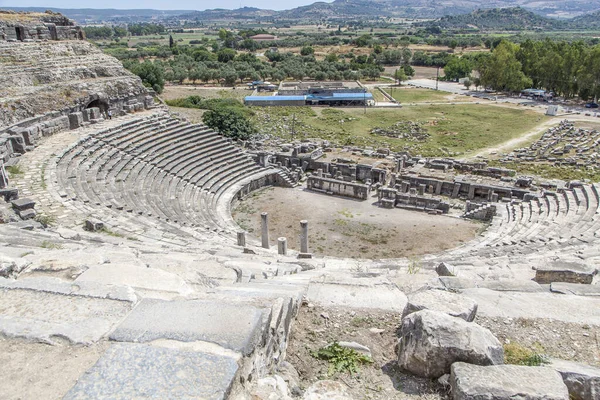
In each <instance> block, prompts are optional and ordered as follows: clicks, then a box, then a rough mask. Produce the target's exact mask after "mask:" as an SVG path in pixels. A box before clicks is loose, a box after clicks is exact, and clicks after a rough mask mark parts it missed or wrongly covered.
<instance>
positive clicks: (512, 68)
mask: <svg viewBox="0 0 600 400" xmlns="http://www.w3.org/2000/svg"><path fill="white" fill-rule="evenodd" d="M471 71H475V72H476V73H475V74H473V77H472V78H471V82H472V83H474V84H475V85H476V86H482V87H485V88H490V89H492V90H494V91H504V92H519V91H521V90H523V89H526V88H537V89H545V90H548V91H551V92H553V93H555V94H556V95H558V96H561V97H564V98H566V99H569V98H573V97H575V96H579V97H580V98H581V99H582V100H588V99H591V98H597V97H599V96H600V45H594V46H592V45H589V44H586V43H584V42H583V41H577V42H565V41H552V40H550V39H547V40H542V41H534V40H525V41H524V42H523V43H521V44H517V43H513V42H510V41H507V40H502V41H501V42H500V43H498V45H497V46H496V47H494V48H493V50H492V51H491V52H490V53H474V54H466V55H463V56H456V55H451V56H450V57H449V58H448V60H447V63H446V65H445V68H444V73H445V76H446V78H448V79H451V80H457V79H459V78H462V77H467V76H469V75H470V74H471Z"/></svg>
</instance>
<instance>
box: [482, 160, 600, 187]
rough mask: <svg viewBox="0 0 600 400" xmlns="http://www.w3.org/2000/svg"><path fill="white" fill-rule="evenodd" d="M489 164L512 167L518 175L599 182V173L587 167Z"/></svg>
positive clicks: (526, 163)
mask: <svg viewBox="0 0 600 400" xmlns="http://www.w3.org/2000/svg"><path fill="white" fill-rule="evenodd" d="M490 165H493V166H498V167H503V168H509V169H514V170H515V171H517V173H518V174H520V175H536V176H540V177H542V178H546V179H561V180H564V181H571V180H584V179H589V180H590V181H592V182H600V173H599V172H598V171H594V170H591V169H587V168H578V167H571V166H564V167H563V166H557V165H552V164H548V163H533V162H524V163H500V162H494V161H493V162H491V163H490Z"/></svg>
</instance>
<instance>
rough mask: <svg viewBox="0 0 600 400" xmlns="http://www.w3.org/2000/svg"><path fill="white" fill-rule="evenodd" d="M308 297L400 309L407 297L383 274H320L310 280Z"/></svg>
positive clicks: (336, 303)
mask: <svg viewBox="0 0 600 400" xmlns="http://www.w3.org/2000/svg"><path fill="white" fill-rule="evenodd" d="M306 296H307V298H308V299H310V301H311V302H314V303H317V304H320V305H322V306H324V307H332V306H333V307H347V308H372V309H380V310H389V311H392V312H397V313H403V312H404V309H405V308H406V302H407V298H406V295H405V294H404V293H402V292H401V291H400V290H399V289H398V287H397V286H396V285H394V284H392V283H391V282H390V281H389V280H387V279H385V278H343V277H338V276H335V275H323V276H320V277H317V278H313V279H312V280H311V281H310V285H309V287H308V292H307V294H306Z"/></svg>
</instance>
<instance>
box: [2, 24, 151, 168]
mask: <svg viewBox="0 0 600 400" xmlns="http://www.w3.org/2000/svg"><path fill="white" fill-rule="evenodd" d="M32 15H33V16H32ZM40 15H41V16H40ZM28 18H29V19H28ZM39 21H42V22H44V21H45V22H44V23H46V24H55V25H61V24H62V25H61V26H62V27H63V28H64V29H62V30H61V29H58V28H59V27H58V26H57V29H56V32H57V33H56V35H58V36H56V37H57V38H58V39H59V40H45V39H40V38H39V37H38V38H37V39H36V40H35V41H34V40H24V41H6V40H5V41H2V40H0V55H1V56H0V159H1V160H4V161H8V160H9V159H10V158H13V157H15V156H17V155H18V154H21V153H23V152H24V151H27V150H28V149H30V148H33V146H35V143H36V141H37V140H38V139H39V138H40V137H42V136H48V135H52V134H53V133H55V132H58V131H61V130H64V129H75V128H78V127H79V126H82V125H86V124H90V123H95V122H98V121H99V120H102V119H104V118H107V117H108V113H109V112H110V113H111V114H112V115H113V116H115V117H118V116H119V115H122V114H125V113H130V112H135V111H140V110H143V109H147V108H152V107H154V98H153V97H152V95H151V93H150V92H149V91H148V90H147V89H146V88H145V87H144V86H143V85H142V82H141V80H140V78H139V77H137V76H136V75H134V74H132V73H130V72H129V71H127V70H126V69H125V68H124V67H123V65H122V64H121V63H120V62H119V61H118V60H117V59H115V58H114V57H111V56H109V55H106V54H104V53H102V51H101V50H99V49H98V48H96V47H95V46H94V45H93V44H91V43H88V42H86V41H84V40H60V39H80V38H81V35H74V34H72V33H73V32H71V33H65V34H64V35H63V34H61V33H60V32H67V31H68V30H73V29H74V30H75V32H77V27H75V26H74V25H73V24H71V22H70V21H69V20H68V19H67V18H65V17H64V16H62V15H60V14H26V13H12V14H10V13H9V14H7V13H0V25H1V26H3V27H7V26H8V27H10V26H14V25H15V24H17V23H20V24H23V23H25V22H27V23H29V24H30V25H28V26H29V27H30V28H31V26H33V25H31V24H33V23H38V22H39ZM48 27H49V29H50V30H51V31H53V29H52V25H48ZM31 29H33V28H31ZM31 29H30V31H31ZM5 32H6V31H5ZM22 32H24V31H22ZM31 32H33V31H31ZM44 35H45V34H44ZM76 36H77V37H76ZM44 37H45V36H44Z"/></svg>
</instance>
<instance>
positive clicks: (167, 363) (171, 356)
mask: <svg viewBox="0 0 600 400" xmlns="http://www.w3.org/2000/svg"><path fill="white" fill-rule="evenodd" d="M238 368H239V367H238V365H237V362H236V360H235V359H234V358H232V357H228V356H226V355H218V354H211V353H205V352H201V351H189V350H185V349H177V348H163V347H155V346H149V345H144V344H135V343H117V344H113V345H112V346H111V347H110V348H109V349H108V350H107V351H106V353H105V354H104V355H103V356H102V357H101V358H100V359H99V360H98V362H97V363H96V365H94V366H93V367H92V368H90V370H89V371H88V372H87V373H86V374H84V375H83V376H82V377H81V378H80V379H79V380H78V381H77V383H76V384H75V386H74V387H73V388H71V390H70V391H69V392H68V393H67V394H66V396H65V397H64V399H68V400H76V399H100V398H104V399H123V400H124V399H142V398H155V399H215V400H216V399H225V398H227V397H228V395H229V393H230V391H231V389H232V386H233V385H234V382H235V379H236V373H237V372H238Z"/></svg>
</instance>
